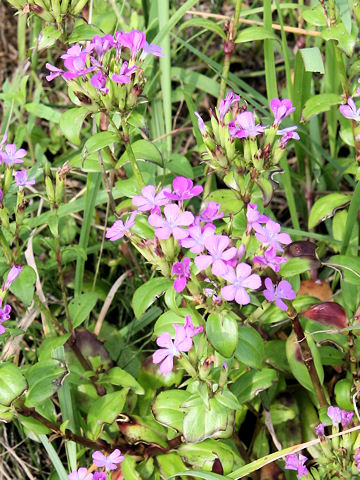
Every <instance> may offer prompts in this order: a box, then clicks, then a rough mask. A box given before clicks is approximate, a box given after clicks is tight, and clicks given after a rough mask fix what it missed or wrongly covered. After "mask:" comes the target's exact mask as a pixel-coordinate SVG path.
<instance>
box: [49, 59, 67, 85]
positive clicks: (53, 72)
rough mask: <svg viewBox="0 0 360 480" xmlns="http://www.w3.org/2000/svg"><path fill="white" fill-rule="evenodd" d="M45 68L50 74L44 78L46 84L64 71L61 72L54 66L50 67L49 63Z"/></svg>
mask: <svg viewBox="0 0 360 480" xmlns="http://www.w3.org/2000/svg"><path fill="white" fill-rule="evenodd" d="M45 66H46V68H47V69H48V70H50V74H49V75H46V77H45V78H46V80H47V81H48V82H51V80H54V78H56V77H58V76H59V75H62V74H63V73H64V70H61V68H57V67H55V66H54V65H51V63H47V64H46V65H45Z"/></svg>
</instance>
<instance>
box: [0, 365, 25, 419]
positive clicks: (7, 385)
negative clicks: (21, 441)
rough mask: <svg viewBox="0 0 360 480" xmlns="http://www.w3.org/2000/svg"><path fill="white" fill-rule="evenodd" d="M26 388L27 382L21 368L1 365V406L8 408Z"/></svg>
mask: <svg viewBox="0 0 360 480" xmlns="http://www.w3.org/2000/svg"><path fill="white" fill-rule="evenodd" d="M26 388H27V382H26V380H25V377H24V375H23V374H22V373H21V371H20V368H19V367H17V366H16V365H15V364H14V363H1V364H0V405H4V406H6V407H8V406H9V405H10V404H11V402H13V401H14V400H15V399H16V398H17V397H19V396H20V395H21V394H22V393H24V391H25V390H26ZM0 416H1V414H0Z"/></svg>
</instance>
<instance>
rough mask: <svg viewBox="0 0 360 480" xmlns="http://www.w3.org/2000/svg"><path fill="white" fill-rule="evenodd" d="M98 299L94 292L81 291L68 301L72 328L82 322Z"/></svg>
mask: <svg viewBox="0 0 360 480" xmlns="http://www.w3.org/2000/svg"><path fill="white" fill-rule="evenodd" d="M97 300H98V294H97V293H96V292H87V293H81V294H80V295H78V296H77V297H75V298H73V299H72V300H71V302H70V303H69V313H70V318H71V321H72V325H73V327H74V328H77V327H78V326H79V325H81V324H82V322H84V321H85V320H86V319H87V317H88V316H89V315H90V312H91V311H92V310H93V309H94V307H95V305H96V302H97Z"/></svg>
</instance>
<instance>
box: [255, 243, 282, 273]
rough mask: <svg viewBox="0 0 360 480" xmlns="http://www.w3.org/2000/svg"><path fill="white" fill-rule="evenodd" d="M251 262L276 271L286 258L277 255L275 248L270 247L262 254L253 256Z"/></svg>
mask: <svg viewBox="0 0 360 480" xmlns="http://www.w3.org/2000/svg"><path fill="white" fill-rule="evenodd" d="M253 262H254V263H260V265H264V266H265V267H270V268H271V269H272V270H274V272H278V271H279V270H280V265H281V264H282V263H286V262H287V259H286V258H285V257H278V256H277V255H276V250H275V248H274V247H270V248H268V249H267V250H266V251H265V253H264V255H258V256H256V257H254V259H253Z"/></svg>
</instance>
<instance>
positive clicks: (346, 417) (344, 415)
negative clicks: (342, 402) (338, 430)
mask: <svg viewBox="0 0 360 480" xmlns="http://www.w3.org/2000/svg"><path fill="white" fill-rule="evenodd" d="M353 416H354V412H347V411H346V410H341V425H342V427H343V428H346V427H348V426H349V425H350V423H351V420H352V418H353Z"/></svg>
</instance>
